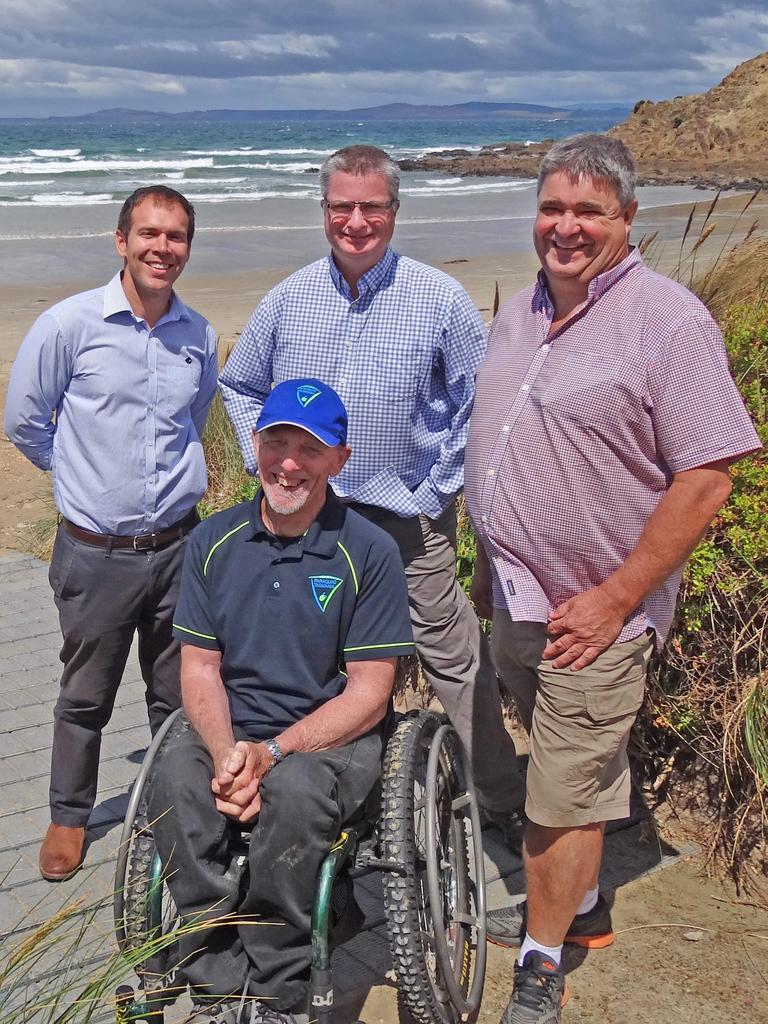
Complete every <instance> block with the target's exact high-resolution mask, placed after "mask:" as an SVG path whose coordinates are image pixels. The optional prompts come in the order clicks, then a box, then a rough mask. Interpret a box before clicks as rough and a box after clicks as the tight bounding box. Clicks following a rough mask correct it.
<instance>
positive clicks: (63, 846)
mask: <svg viewBox="0 0 768 1024" xmlns="http://www.w3.org/2000/svg"><path fill="white" fill-rule="evenodd" d="M84 844H85V828H70V827H69V826H68V825H53V824H51V825H49V826H48V831H47V832H46V833H45V839H44V840H43V845H42V846H41V847H40V874H41V875H42V876H43V878H45V879H46V880H47V881H49V882H63V881H65V880H66V879H67V878H71V877H72V875H74V874H75V872H77V871H79V870H80V868H81V867H82V863H83V845H84Z"/></svg>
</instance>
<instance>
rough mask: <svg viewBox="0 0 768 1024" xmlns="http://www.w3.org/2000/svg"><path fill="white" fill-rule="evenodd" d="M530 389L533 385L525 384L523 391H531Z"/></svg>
mask: <svg viewBox="0 0 768 1024" xmlns="http://www.w3.org/2000/svg"><path fill="white" fill-rule="evenodd" d="M530 390H531V385H530V384H523V391H530Z"/></svg>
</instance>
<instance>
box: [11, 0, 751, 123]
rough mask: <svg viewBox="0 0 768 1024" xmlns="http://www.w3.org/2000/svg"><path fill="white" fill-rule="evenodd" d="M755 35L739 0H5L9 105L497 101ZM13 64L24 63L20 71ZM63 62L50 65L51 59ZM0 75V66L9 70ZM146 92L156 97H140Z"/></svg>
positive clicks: (639, 78)
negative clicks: (98, 100) (270, 1)
mask: <svg viewBox="0 0 768 1024" xmlns="http://www.w3.org/2000/svg"><path fill="white" fill-rule="evenodd" d="M765 48H768V15H766V13H765V11H764V10H761V9H760V7H759V6H758V4H757V3H756V2H755V0H753V2H752V3H749V2H748V3H743V4H739V3H736V4H734V5H732V4H729V3H726V2H724V0H697V2H696V3H694V2H693V0H679V2H676V3H669V0H646V2H645V3H643V4H638V3H637V2H636V0H615V2H614V3H612V4H611V5H610V11H609V10H608V6H607V5H606V3H605V0H464V2H462V3H461V4H457V5H455V6H452V7H449V5H447V4H446V3H445V2H444V0H420V2H419V3H417V4H414V3H413V0H390V2H388V3H386V4H381V3H378V2H375V3H374V2H370V0H367V2H366V0H355V2H353V0H331V2H329V3H323V4H317V3H314V2H310V0H281V3H280V4H277V5H265V4H247V3H245V4H244V3H242V0H166V2H165V3H163V4H161V5H158V4H156V3H155V2H150V0H134V2H133V3H132V4H131V6H130V8H127V7H126V5H125V2H124V0H37V2H36V4H34V5H32V4H29V3H28V0H3V4H2V7H1V8H0V60H4V61H6V62H8V61H10V62H13V63H14V67H15V69H16V70H15V71H14V80H15V81H17V82H18V83H19V87H18V89H17V91H16V92H14V90H13V88H12V86H11V83H10V81H9V80H7V79H6V80H4V82H5V86H4V88H3V90H2V96H3V99H4V106H5V107H6V108H9V107H13V108H15V109H13V110H11V109H8V112H23V109H22V108H24V106H25V105H26V107H27V108H28V109H31V108H32V107H33V106H34V105H35V104H43V103H44V102H45V100H46V98H50V99H51V101H52V102H53V103H54V105H55V106H56V112H63V108H64V107H65V106H66V102H67V97H68V96H69V97H70V98H71V99H72V101H73V102H74V101H75V100H78V99H82V98H83V97H84V96H85V95H86V94H87V86H85V85H84V84H83V83H84V82H85V81H88V80H90V81H92V82H93V88H94V94H99V95H101V94H107V93H108V94H109V95H110V96H114V97H115V98H116V99H118V101H119V105H121V106H134V107H135V106H141V105H143V104H145V105H155V104H156V103H157V94H158V93H160V94H161V95H164V96H166V97H168V105H167V107H166V109H183V108H184V106H185V105H186V106H189V105H192V106H196V107H210V106H233V107H247V106H253V105H254V96H258V97H259V98H258V101H257V103H258V105H259V106H274V107H283V108H285V107H290V106H298V107H309V106H315V107H316V106H334V107H344V106H350V105H358V104H359V105H365V104H368V103H378V102H387V101H388V100H395V99H398V100H402V99H406V98H408V99H415V98H417V97H418V98H419V99H420V100H422V101H425V102H436V103H440V102H459V101H461V100H467V99H484V98H486V99H489V98H493V99H507V100H528V101H537V100H540V101H541V102H567V101H579V100H584V99H589V98H595V99H597V98H603V97H610V98H616V99H623V100H625V101H631V100H633V99H635V98H637V97H638V95H641V96H644V97H647V98H651V99H659V98H662V97H663V96H667V95H674V94H676V93H680V92H689V91H698V90H700V89H704V88H708V87H709V86H710V85H712V84H713V83H714V81H716V80H717V79H718V78H719V77H721V76H722V74H724V73H725V72H727V71H728V70H729V69H730V68H731V67H732V66H733V65H734V64H735V63H738V62H739V61H741V60H745V59H747V58H748V57H750V56H753V55H754V54H755V53H757V52H758V51H759V50H760V49H765ZM19 68H21V69H22V71H26V73H28V75H29V77H28V78H24V77H23V76H22V77H21V78H20V79H19V78H18V74H19V70H18V69H19ZM63 68H67V69H69V72H70V74H69V75H63V74H62V69H63ZM9 75H10V72H9ZM153 97H154V99H153Z"/></svg>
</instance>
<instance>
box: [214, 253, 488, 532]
mask: <svg viewBox="0 0 768 1024" xmlns="http://www.w3.org/2000/svg"><path fill="white" fill-rule="evenodd" d="M357 287H358V292H359V295H358V298H356V299H355V298H353V297H352V293H351V291H350V288H349V285H348V284H347V282H346V280H345V279H344V277H343V276H342V275H341V273H340V272H339V270H338V267H337V266H336V263H335V262H334V260H333V257H327V258H325V259H322V260H318V261H317V262H315V263H310V264H309V266H306V267H304V268H303V269H301V270H299V271H297V272H296V273H295V274H292V275H291V276H290V277H288V278H286V279H285V280H284V281H282V282H281V283H280V284H278V285H277V286H276V287H275V288H273V289H272V290H271V291H270V292H269V293H268V294H267V295H266V296H265V298H264V300H263V301H262V302H261V304H260V305H259V307H258V308H257V310H256V312H255V313H254V314H253V316H252V317H251V319H250V321H249V323H248V324H247V326H246V328H245V330H244V331H243V333H242V335H241V336H240V339H239V340H238V342H237V345H236V346H235V348H234V350H233V352H232V355H231V356H230V358H229V359H228V361H227V364H226V366H225V367H224V370H223V372H222V374H221V377H220V380H219V386H220V388H221V392H222V395H223V397H224V402H225V404H226V407H227V412H228V413H229V416H230V418H231V419H232V422H233V424H234V426H235V429H236V431H237V434H238V440H239V442H240V447H241V449H242V452H243V458H244V460H245V465H246V469H248V471H249V472H254V471H255V461H254V452H253V441H252V436H251V431H252V428H253V426H254V425H255V423H256V420H257V419H258V416H259V413H260V411H261V407H262V405H263V403H264V400H265V398H266V397H267V395H268V394H269V391H270V388H271V387H272V386H273V384H278V383H280V382H281V381H283V380H288V379H290V378H293V377H307V376H311V377H318V378H319V379H320V380H323V381H325V383H326V384H330V385H331V387H333V388H335V389H336V391H338V393H339V395H340V396H341V398H342V400H343V401H344V404H345V405H346V407H347V412H348V413H349V443H350V445H351V446H352V456H351V458H350V460H349V462H347V464H346V466H345V467H344V469H343V470H342V471H341V473H340V474H339V475H338V476H337V477H334V478H333V480H332V481H331V482H332V484H333V487H334V490H335V491H336V492H337V493H338V494H340V495H342V496H343V497H348V498H350V499H352V500H354V501H359V502H363V503H365V504H368V505H378V506H379V507H381V508H387V509H389V510H390V511H392V512H396V513H397V514H398V515H401V516H415V515H419V514H424V515H427V516H429V517H430V518H432V519H436V518H437V517H438V516H439V515H440V513H441V512H442V511H443V510H444V509H445V508H446V507H447V506H448V505H449V504H450V503H451V501H452V500H453V499H454V498H455V496H456V495H457V494H458V493H459V491H460V490H461V488H462V486H463V482H464V446H465V444H466V438H467V424H468V420H469V414H470V412H471V409H472V400H473V396H474V385H475V370H476V369H477V365H478V363H479V362H480V359H481V358H482V356H483V353H484V351H485V342H486V331H485V326H484V324H483V321H482V318H481V316H480V314H479V312H478V311H477V308H476V307H475V306H474V304H473V303H472V301H471V299H470V298H469V296H468V295H467V293H466V292H465V291H464V289H463V288H462V287H461V285H460V284H459V283H458V282H457V281H454V279H453V278H451V277H448V275H447V274H443V273H442V272H441V271H439V270H435V269H434V268H433V267H429V266H426V265H425V264H423V263H417V262H415V261H414V260H411V259H408V258H407V257H405V256H400V255H398V254H397V253H395V252H393V251H392V250H391V249H388V250H387V252H386V253H385V255H384V256H383V257H382V259H381V260H380V261H379V262H378V263H377V264H376V266H374V267H372V268H371V270H369V271H368V273H367V274H364V275H363V276H362V277H361V278H360V280H359V282H358V286H357Z"/></svg>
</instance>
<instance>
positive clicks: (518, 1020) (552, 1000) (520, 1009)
mask: <svg viewBox="0 0 768 1024" xmlns="http://www.w3.org/2000/svg"><path fill="white" fill-rule="evenodd" d="M567 999H568V994H567V991H566V987H565V974H564V972H563V969H562V967H559V966H558V965H557V964H556V963H554V962H553V961H552V960H550V959H549V957H548V956H546V955H545V954H544V953H540V952H539V950H538V949H532V950H531V951H530V953H527V954H526V957H525V960H524V962H523V963H522V965H521V964H517V963H516V964H515V983H514V985H513V987H512V995H511V996H510V998H509V1002H508V1003H507V1008H506V1010H505V1011H504V1013H503V1015H502V1018H501V1024H560V1008H561V1007H562V1006H564V1005H565V1002H566V1000H567Z"/></svg>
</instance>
